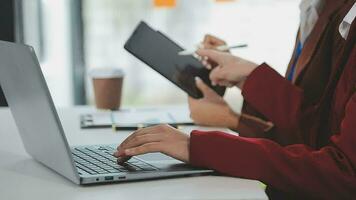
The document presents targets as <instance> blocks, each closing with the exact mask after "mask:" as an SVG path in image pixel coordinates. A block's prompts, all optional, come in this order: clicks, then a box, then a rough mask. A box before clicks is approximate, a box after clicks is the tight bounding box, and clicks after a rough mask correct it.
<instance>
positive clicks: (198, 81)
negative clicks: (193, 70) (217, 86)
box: [195, 76, 213, 97]
mask: <svg viewBox="0 0 356 200" xmlns="http://www.w3.org/2000/svg"><path fill="white" fill-rule="evenodd" d="M195 84H196V86H197V88H198V89H199V90H200V91H201V92H202V93H203V96H204V97H206V96H209V95H210V94H212V93H213V90H212V89H211V88H210V87H209V86H208V85H206V84H205V83H204V82H203V81H202V80H201V78H199V77H197V76H196V77H195Z"/></svg>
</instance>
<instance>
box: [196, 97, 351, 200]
mask: <svg viewBox="0 0 356 200" xmlns="http://www.w3.org/2000/svg"><path fill="white" fill-rule="evenodd" d="M355 119H356V94H354V96H353V97H352V99H350V101H349V102H348V105H347V107H346V115H345V118H344V119H343V122H342V126H341V132H340V134H338V135H334V136H333V137H332V139H331V141H332V143H331V144H330V145H329V146H326V147H324V148H322V149H320V150H317V151H316V150H313V149H311V148H309V147H308V146H305V145H302V144H297V145H290V146H286V147H282V146H280V145H278V144H277V143H275V142H273V141H271V140H266V139H255V138H243V137H239V136H235V135H230V134H226V133H222V132H200V131H193V132H192V134H191V139H190V161H191V164H192V165H195V166H202V167H208V168H211V169H215V170H216V171H219V172H221V173H224V174H227V175H231V176H238V177H243V178H249V179H256V180H260V181H262V182H264V183H266V184H268V185H271V186H272V187H274V188H277V189H280V190H282V191H285V192H292V193H301V194H308V195H315V197H317V198H323V199H352V198H354V197H355V196H356V170H355V166H356V123H355Z"/></svg>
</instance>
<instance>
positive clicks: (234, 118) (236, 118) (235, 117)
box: [226, 111, 240, 130]
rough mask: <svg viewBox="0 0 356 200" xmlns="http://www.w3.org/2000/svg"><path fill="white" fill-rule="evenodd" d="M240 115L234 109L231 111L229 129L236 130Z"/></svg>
mask: <svg viewBox="0 0 356 200" xmlns="http://www.w3.org/2000/svg"><path fill="white" fill-rule="evenodd" d="M239 122H240V116H239V115H238V114H236V113H234V112H233V111H230V116H229V117H228V120H227V126H226V127H228V128H229V129H232V130H236V129H237V127H238V126H239Z"/></svg>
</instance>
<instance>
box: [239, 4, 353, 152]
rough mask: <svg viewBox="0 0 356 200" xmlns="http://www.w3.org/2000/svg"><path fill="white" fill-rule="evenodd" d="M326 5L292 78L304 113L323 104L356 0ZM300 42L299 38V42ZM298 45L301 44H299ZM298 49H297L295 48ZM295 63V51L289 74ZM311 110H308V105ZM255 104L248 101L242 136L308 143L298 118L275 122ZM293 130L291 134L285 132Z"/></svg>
mask: <svg viewBox="0 0 356 200" xmlns="http://www.w3.org/2000/svg"><path fill="white" fill-rule="evenodd" d="M324 1H325V6H324V8H323V11H322V13H321V14H320V16H319V20H318V22H317V23H316V25H315V27H314V29H313V31H312V32H311V34H310V35H309V37H308V40H307V41H306V43H305V44H304V47H303V50H302V53H301V55H300V57H299V59H298V62H297V63H296V72H295V75H294V79H293V80H292V81H291V82H292V83H293V84H294V85H296V86H298V87H299V88H300V89H302V90H303V91H304V101H303V105H302V107H303V112H313V108H314V107H315V105H318V104H321V103H322V99H321V97H322V96H323V95H325V93H326V92H327V90H326V89H327V88H326V86H327V85H328V83H329V82H330V81H331V80H332V78H333V76H334V74H333V73H334V69H333V67H334V63H335V62H336V61H337V60H339V59H340V57H341V56H342V55H341V54H342V51H341V50H342V49H343V48H344V47H345V45H346V44H345V41H344V39H343V38H341V36H340V34H339V25H340V23H341V21H342V19H343V18H344V16H345V15H346V13H347V12H348V11H349V10H350V8H351V6H352V5H353V3H354V2H355V1H354V0H337V1H335V0H324ZM298 42H299V39H298V37H297V39H296V44H297V43H298ZM296 46H297V45H296ZM294 52H295V51H294ZM294 62H295V53H294V54H293V56H292V59H291V62H290V64H289V67H288V70H287V75H288V74H289V72H290V69H291V66H292V65H293V64H294ZM308 107H309V108H310V109H307V108H308ZM268 121H271V119H268V118H267V117H266V116H264V115H263V114H262V113H260V112H258V110H257V109H256V108H254V106H252V105H251V104H250V103H249V102H247V101H245V102H244V106H243V109H242V115H241V117H240V123H239V126H238V127H237V129H236V131H237V132H239V133H240V136H245V137H260V138H268V139H272V140H274V141H276V142H277V143H279V144H281V145H289V144H296V143H305V142H307V141H305V139H306V138H304V137H301V136H302V134H301V133H302V132H305V131H304V130H302V129H301V128H303V127H301V126H299V124H298V125H297V124H296V123H294V122H295V121H289V123H288V124H287V123H284V124H274V127H273V128H272V129H271V127H270V124H271V123H267V122H268ZM285 132H289V134H288V135H286V134H284V133H285Z"/></svg>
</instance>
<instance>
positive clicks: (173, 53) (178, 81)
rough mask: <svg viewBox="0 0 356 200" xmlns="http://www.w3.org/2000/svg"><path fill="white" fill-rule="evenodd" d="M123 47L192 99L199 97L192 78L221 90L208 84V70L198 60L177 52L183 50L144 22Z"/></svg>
mask: <svg viewBox="0 0 356 200" xmlns="http://www.w3.org/2000/svg"><path fill="white" fill-rule="evenodd" d="M124 48H125V49H126V50H127V51H129V52H130V53H131V54H133V55H134V56H135V57H136V58H138V59H140V60H141V61H142V62H144V63H146V64H147V65H148V66H149V67H151V68H152V69H154V70H155V71H157V72H158V73H160V74H161V75H162V76H164V77H165V78H167V79H168V80H169V81H171V82H172V83H174V84H175V85H176V86H178V87H179V88H181V89H182V90H183V91H185V92H186V93H187V94H188V95H189V96H191V97H193V98H201V97H202V93H201V91H200V90H199V89H198V88H197V87H196V85H195V77H200V78H201V79H202V80H203V81H204V83H206V84H207V85H208V86H209V87H211V88H212V89H213V90H214V91H215V92H216V93H218V94H219V95H221V96H223V95H224V93H225V87H221V86H212V84H211V81H210V79H209V73H210V71H209V70H208V69H206V67H204V65H203V64H202V63H201V62H200V61H199V60H198V59H196V58H195V57H194V56H191V55H188V56H180V55H178V53H179V52H181V51H183V48H182V47H180V46H179V45H177V44H176V43H175V42H173V41H172V40H170V39H169V38H168V37H167V36H165V35H164V34H162V33H161V32H159V31H156V30H153V29H152V28H151V27H149V26H148V25H147V24H146V23H144V22H140V24H139V25H138V26H137V27H136V29H135V30H134V32H133V33H132V35H131V37H130V38H129V39H128V41H127V42H126V44H125V46H124Z"/></svg>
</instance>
